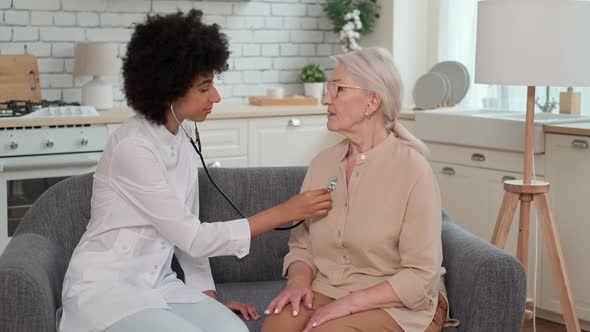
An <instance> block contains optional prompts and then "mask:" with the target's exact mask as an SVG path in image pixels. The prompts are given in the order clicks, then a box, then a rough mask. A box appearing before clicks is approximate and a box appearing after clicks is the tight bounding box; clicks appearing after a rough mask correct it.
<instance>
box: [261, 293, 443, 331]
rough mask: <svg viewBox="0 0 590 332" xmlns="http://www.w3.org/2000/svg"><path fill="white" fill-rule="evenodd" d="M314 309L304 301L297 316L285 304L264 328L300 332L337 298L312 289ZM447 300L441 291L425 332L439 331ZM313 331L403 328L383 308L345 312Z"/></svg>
mask: <svg viewBox="0 0 590 332" xmlns="http://www.w3.org/2000/svg"><path fill="white" fill-rule="evenodd" d="M313 294H314V296H313V305H312V307H313V309H311V310H308V309H307V308H305V307H304V306H303V305H301V307H300V313H299V315H298V316H297V317H294V316H293V314H292V313H293V309H291V304H288V305H287V306H285V308H284V309H283V311H282V312H281V313H280V314H277V315H274V314H271V315H268V316H267V317H266V319H265V321H264V324H263V325H262V332H301V331H303V328H304V327H305V325H306V324H307V321H308V320H309V319H310V318H311V316H312V315H313V313H314V311H315V310H316V309H319V308H321V307H323V306H325V305H327V304H329V303H330V302H332V301H334V299H332V298H330V297H327V296H326V295H324V294H321V293H318V292H313ZM447 309H448V304H447V302H446V301H445V299H444V297H443V296H442V295H441V294H439V295H438V307H437V309H436V313H435V315H434V319H433V320H432V323H430V325H429V326H428V328H427V329H426V331H425V332H440V331H441V330H442V327H443V325H444V323H445V320H446V315H447ZM312 331H313V332H373V331H383V332H403V329H402V328H401V327H400V326H399V325H398V324H397V323H396V322H395V320H394V319H393V318H392V317H391V316H390V315H389V314H388V313H386V312H385V311H383V310H381V309H373V310H367V311H363V312H359V313H356V314H352V315H349V316H344V317H341V318H338V319H334V320H331V321H328V322H325V323H323V324H322V325H320V326H318V327H316V328H314V329H313V330H312Z"/></svg>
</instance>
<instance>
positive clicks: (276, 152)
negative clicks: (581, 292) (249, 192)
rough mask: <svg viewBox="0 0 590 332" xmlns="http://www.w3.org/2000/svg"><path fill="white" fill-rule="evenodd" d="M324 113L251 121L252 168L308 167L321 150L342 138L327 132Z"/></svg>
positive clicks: (249, 159)
mask: <svg viewBox="0 0 590 332" xmlns="http://www.w3.org/2000/svg"><path fill="white" fill-rule="evenodd" d="M326 120H327V119H326V116H325V115H305V116H290V117H275V118H258V119H251V120H250V129H249V133H250V137H249V141H250V145H249V146H250V150H249V154H248V155H249V158H248V162H249V165H250V166H251V167H257V166H258V167H261V166H307V165H309V162H310V161H311V159H312V158H313V157H314V156H315V155H317V154H318V153H319V152H320V151H321V150H323V149H324V148H326V147H329V146H331V145H334V144H336V143H338V142H339V141H341V140H342V136H341V135H339V134H337V133H333V132H330V131H328V129H327V128H326Z"/></svg>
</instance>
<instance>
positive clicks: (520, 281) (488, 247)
mask: <svg viewBox="0 0 590 332" xmlns="http://www.w3.org/2000/svg"><path fill="white" fill-rule="evenodd" d="M442 237H443V257H444V261H443V265H444V267H445V268H446V269H447V275H446V276H445V282H446V288H447V292H448V296H449V302H450V308H451V316H452V318H455V319H458V320H460V321H461V324H460V326H459V327H458V328H457V329H456V330H457V331H482V332H483V331H503V332H511V331H514V332H517V331H521V325H522V321H523V317H524V316H523V315H524V309H525V308H524V307H525V299H526V274H525V272H524V269H523V267H522V265H521V264H520V262H519V261H518V260H517V259H516V258H514V257H513V256H511V255H509V254H507V253H505V252H504V251H501V250H499V249H498V248H496V247H495V246H493V245H492V244H490V243H488V242H486V241H484V240H482V239H480V238H478V237H477V236H475V235H473V234H471V233H469V232H467V231H465V230H463V229H462V228H460V227H459V226H457V225H455V224H452V223H450V222H446V221H445V222H443V233H442ZM446 330H447V329H445V331H446ZM449 330H451V331H452V330H454V329H449Z"/></svg>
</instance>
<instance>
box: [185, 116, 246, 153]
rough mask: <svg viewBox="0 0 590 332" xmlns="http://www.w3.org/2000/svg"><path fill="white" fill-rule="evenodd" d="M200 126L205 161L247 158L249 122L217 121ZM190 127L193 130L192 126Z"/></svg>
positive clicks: (200, 124) (242, 120) (238, 120)
mask: <svg viewBox="0 0 590 332" xmlns="http://www.w3.org/2000/svg"><path fill="white" fill-rule="evenodd" d="M198 126H199V136H200V137H201V142H202V149H203V157H204V158H205V160H209V159H216V158H225V157H245V156H246V154H247V153H248V120H246V119H215V120H207V121H204V122H201V123H199V124H198ZM188 127H189V128H192V124H189V125H188ZM191 134H192V132H191Z"/></svg>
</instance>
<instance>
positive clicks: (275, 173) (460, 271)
mask: <svg viewBox="0 0 590 332" xmlns="http://www.w3.org/2000/svg"><path fill="white" fill-rule="evenodd" d="M200 173H203V172H200ZM211 174H212V176H213V177H214V178H216V179H217V180H218V182H219V184H220V186H221V187H222V188H224V190H225V191H226V193H227V194H228V195H229V196H230V197H232V198H233V199H234V200H235V202H236V204H237V205H238V206H240V207H241V208H242V209H243V210H244V212H245V213H246V214H247V215H252V214H254V213H255V212H258V211H261V210H263V209H265V208H268V207H270V206H272V205H275V204H277V203H279V202H282V201H284V200H286V199H288V198H289V197H291V196H293V195H294V194H296V193H297V192H298V191H299V187H300V185H301V182H302V180H303V176H304V174H305V168H300V167H288V168H250V169H248V168H245V169H213V170H211ZM199 175H200V200H201V202H200V203H201V204H200V206H201V208H202V210H201V216H200V217H201V219H202V220H204V221H223V220H229V219H233V218H237V217H238V216H237V215H236V214H235V213H234V212H233V211H232V209H231V208H230V207H229V205H228V204H227V203H226V202H224V200H223V199H222V197H221V195H219V194H218V193H217V192H216V191H215V189H214V188H213V186H212V185H211V184H210V183H209V181H208V180H207V179H206V177H205V176H204V174H199ZM91 192H92V175H91V174H86V175H81V176H76V177H72V178H69V179H67V180H64V181H62V182H60V183H58V184H57V185H55V186H53V187H52V188H50V189H49V190H47V192H45V193H44V194H43V195H42V196H41V197H40V198H39V200H38V201H37V202H36V203H35V204H34V205H33V207H32V208H31V210H30V211H29V212H28V213H27V215H26V216H25V219H24V221H23V222H22V224H21V225H20V226H19V228H18V230H17V232H16V234H15V236H14V237H13V239H12V241H11V242H10V243H9V244H8V247H7V248H6V250H5V251H4V253H3V254H2V255H1V256H0V331H3V332H9V331H25V332H26V331H55V311H56V309H57V308H59V306H60V305H61V299H60V294H61V288H62V279H63V277H64V273H65V270H66V267H67V264H68V261H69V259H70V256H71V254H72V251H73V250H74V247H75V246H76V244H77V242H78V240H79V239H80V237H81V235H82V233H83V232H84V229H85V227H86V224H87V222H88V218H89V214H90V196H91ZM442 222H443V234H442V237H443V250H444V266H445V267H446V269H447V271H448V274H447V277H446V284H447V290H448V295H449V301H450V306H451V313H452V316H453V317H454V318H457V319H459V320H460V321H461V325H460V326H459V327H458V328H445V331H446V332H447V331H478V332H485V331H502V332H510V331H515V332H516V331H520V329H521V323H522V317H523V313H524V303H525V288H526V287H525V286H526V280H525V273H524V270H523V269H522V267H521V265H520V264H519V262H518V261H517V260H515V259H514V258H513V257H511V256H509V255H507V254H505V253H503V252H502V251H500V250H498V249H496V248H495V247H493V246H492V245H490V244H489V243H487V242H485V241H483V240H481V239H479V238H477V237H475V236H474V235H472V234H470V233H468V232H466V231H464V230H462V229H461V228H459V227H458V226H456V225H454V224H452V223H451V222H450V221H449V219H448V218H447V216H446V215H445V214H444V213H443V214H442ZM287 239H288V232H271V233H268V234H265V235H263V236H261V237H259V238H256V239H254V240H253V241H252V246H251V250H250V255H249V256H247V257H245V258H244V259H242V260H237V259H236V258H234V257H218V258H213V259H211V265H212V270H213V275H214V278H215V280H216V282H217V290H218V295H219V298H220V299H221V300H222V301H223V300H226V299H234V300H237V301H243V302H248V303H254V304H255V305H256V308H257V310H258V312H259V313H262V312H263V311H264V308H265V306H266V305H267V304H268V303H269V301H270V300H271V299H272V298H273V296H275V295H276V294H277V293H278V292H279V291H280V290H281V289H282V288H283V286H284V281H283V280H282V279H281V276H280V273H281V267H282V258H283V256H284V255H285V253H286V252H287ZM261 322H262V319H261V320H260V321H258V322H253V321H250V322H247V324H248V326H249V327H250V330H251V331H258V329H259V328H260V325H261Z"/></svg>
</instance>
